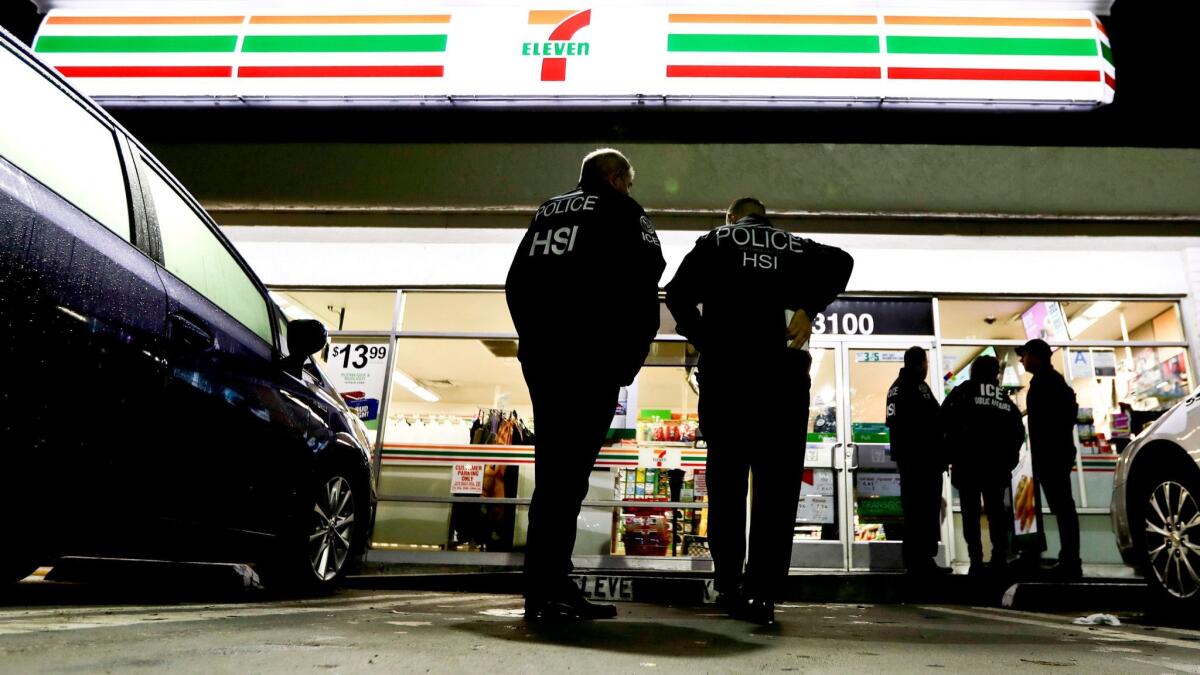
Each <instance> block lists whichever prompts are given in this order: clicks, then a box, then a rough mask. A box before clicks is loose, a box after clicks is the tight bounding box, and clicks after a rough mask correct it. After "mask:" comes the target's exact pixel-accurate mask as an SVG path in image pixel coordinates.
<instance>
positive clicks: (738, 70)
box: [667, 66, 881, 80]
mask: <svg viewBox="0 0 1200 675" xmlns="http://www.w3.org/2000/svg"><path fill="white" fill-rule="evenodd" d="M667 77H761V78H798V79H855V80H878V79H879V78H880V77H881V70H880V69H879V68H874V67H858V66H667Z"/></svg>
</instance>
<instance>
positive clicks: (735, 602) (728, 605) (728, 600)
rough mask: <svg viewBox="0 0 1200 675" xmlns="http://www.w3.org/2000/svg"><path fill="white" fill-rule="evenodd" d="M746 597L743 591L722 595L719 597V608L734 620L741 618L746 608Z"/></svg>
mask: <svg viewBox="0 0 1200 675" xmlns="http://www.w3.org/2000/svg"><path fill="white" fill-rule="evenodd" d="M746 602H747V599H746V596H745V595H744V594H742V592H741V591H733V592H731V593H721V594H720V595H718V596H717V602H716V604H717V606H718V607H720V608H721V611H723V612H725V613H726V614H728V615H729V616H730V617H732V618H734V619H739V618H741V616H742V614H743V610H745V608H746Z"/></svg>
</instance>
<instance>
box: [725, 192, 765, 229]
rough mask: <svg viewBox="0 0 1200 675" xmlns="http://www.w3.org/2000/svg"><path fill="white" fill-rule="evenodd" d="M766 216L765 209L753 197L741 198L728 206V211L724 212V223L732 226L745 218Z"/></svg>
mask: <svg viewBox="0 0 1200 675" xmlns="http://www.w3.org/2000/svg"><path fill="white" fill-rule="evenodd" d="M765 215H767V207H766V206H763V203H762V202H760V201H758V200H757V199H755V198H754V197H742V198H741V199H739V200H737V201H735V202H734V203H732V204H730V205H729V210H728V211H726V212H725V222H727V223H729V224H730V225H732V224H733V223H736V222H737V221H739V220H741V219H742V218H745V217H746V216H765Z"/></svg>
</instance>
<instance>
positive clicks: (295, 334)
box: [287, 319, 329, 362]
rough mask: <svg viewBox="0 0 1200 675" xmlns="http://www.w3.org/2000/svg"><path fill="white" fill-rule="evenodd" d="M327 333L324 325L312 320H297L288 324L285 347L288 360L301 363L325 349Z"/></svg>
mask: <svg viewBox="0 0 1200 675" xmlns="http://www.w3.org/2000/svg"><path fill="white" fill-rule="evenodd" d="M328 341H329V331H328V330H326V329H325V324H323V323H321V322H320V321H314V320H313V319H298V320H296V321H291V322H288V328H287V347H288V354H290V355H291V356H290V358H292V359H297V360H299V361H301V362H303V361H304V359H306V358H308V357H309V356H312V355H313V354H316V353H317V352H319V351H321V350H322V349H324V348H325V343H326V342H328Z"/></svg>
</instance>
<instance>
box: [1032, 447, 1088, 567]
mask: <svg viewBox="0 0 1200 675" xmlns="http://www.w3.org/2000/svg"><path fill="white" fill-rule="evenodd" d="M1033 457H1034V459H1033V480H1034V483H1035V484H1037V485H1038V486H1039V487H1040V488H1041V491H1042V493H1044V494H1045V495H1046V505H1047V506H1049V507H1050V513H1053V514H1054V519H1055V521H1056V522H1057V523H1058V539H1059V543H1060V550H1059V553H1058V559H1059V561H1060V562H1064V563H1067V564H1068V565H1070V564H1076V563H1078V562H1079V513H1078V512H1076V511H1075V497H1074V496H1073V495H1072V494H1071V480H1072V474H1071V470H1072V469H1073V468H1074V467H1075V458H1074V456H1072V457H1071V458H1070V460H1054V461H1043V462H1039V461H1038V459H1037V455H1036V454H1035V455H1034V456H1033ZM1040 497H1041V495H1039V499H1040ZM1038 506H1039V508H1038V511H1037V518H1038V542H1039V546H1038V550H1039V551H1045V550H1046V529H1045V528H1044V527H1043V526H1042V510H1041V508H1040V507H1041V504H1040V503H1039V504H1038Z"/></svg>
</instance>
